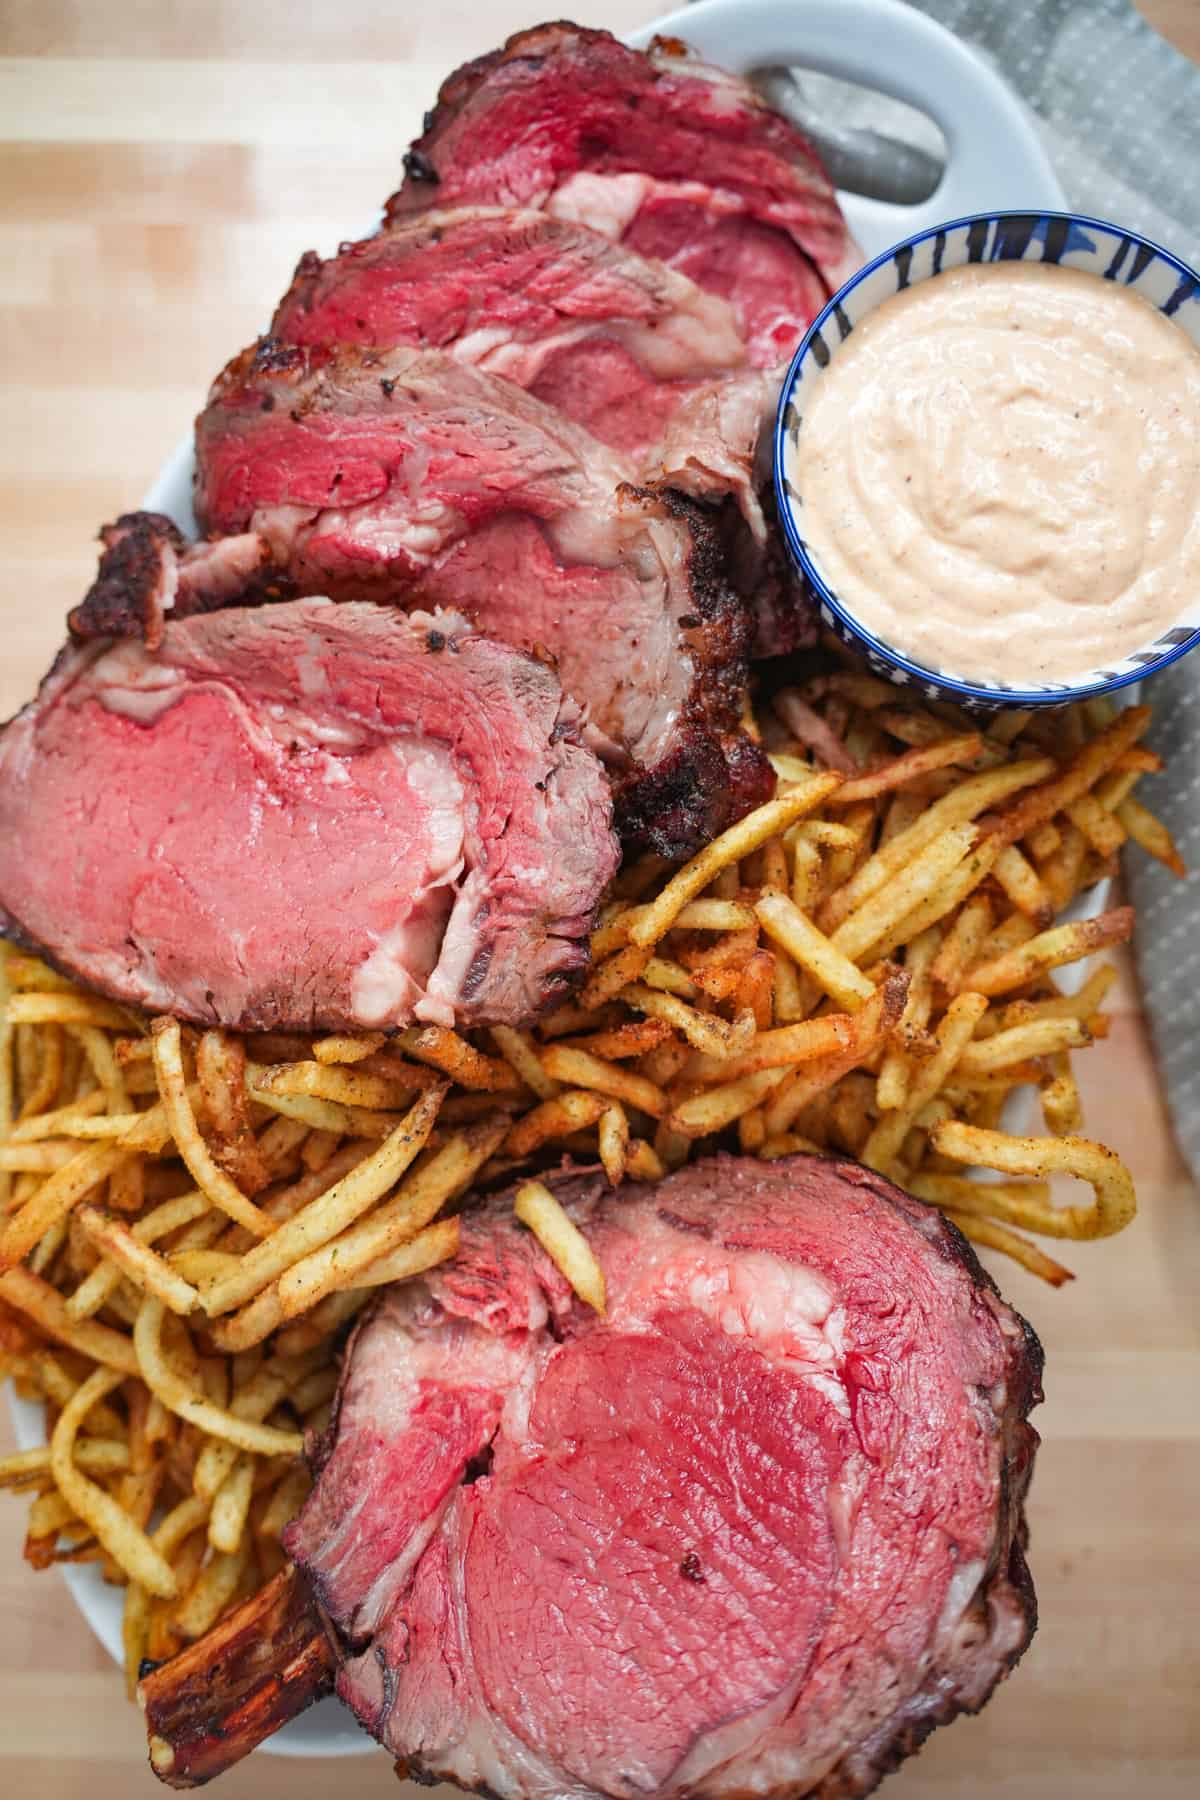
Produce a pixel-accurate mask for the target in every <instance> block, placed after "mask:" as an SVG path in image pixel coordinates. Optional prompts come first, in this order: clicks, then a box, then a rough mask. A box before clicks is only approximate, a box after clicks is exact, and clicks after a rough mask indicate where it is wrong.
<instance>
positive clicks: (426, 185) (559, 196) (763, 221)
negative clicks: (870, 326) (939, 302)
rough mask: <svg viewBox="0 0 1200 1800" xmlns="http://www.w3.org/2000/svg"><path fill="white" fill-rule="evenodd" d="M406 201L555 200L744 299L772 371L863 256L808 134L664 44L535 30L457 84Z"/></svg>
mask: <svg viewBox="0 0 1200 1800" xmlns="http://www.w3.org/2000/svg"><path fill="white" fill-rule="evenodd" d="M406 168H407V175H406V179H405V182H404V185H403V186H402V187H401V189H400V190H399V192H398V193H397V194H395V195H394V196H393V197H392V199H391V201H390V202H389V205H388V217H389V220H391V221H396V220H399V219H401V218H403V217H405V216H406V215H407V214H409V213H412V212H419V211H423V210H425V209H426V208H427V207H429V206H431V205H435V206H437V207H439V208H446V207H457V206H464V205H485V206H487V205H491V206H495V205H500V206H522V207H528V206H535V207H536V206H540V207H545V208H547V209H549V210H551V211H553V212H555V213H557V214H558V215H559V216H561V217H566V218H571V219H574V220H576V221H578V222H581V223H583V224H586V225H589V226H591V227H592V228H593V229H594V230H597V231H600V232H602V233H603V234H604V235H606V236H610V237H612V238H614V239H617V240H621V241H624V242H626V243H627V244H628V245H629V246H630V247H631V248H634V249H637V250H640V251H641V253H642V255H644V256H651V257H656V258H660V259H661V260H663V261H665V262H668V263H670V264H673V265H675V266H678V268H679V269H680V270H681V272H683V273H686V274H690V275H691V277H692V279H693V280H695V281H697V282H698V284H699V285H700V286H705V287H708V288H709V290H710V291H711V292H714V293H717V294H719V295H721V296H722V297H723V298H725V299H728V300H729V301H730V303H731V304H732V306H733V308H734V311H735V313H736V315H737V317H738V319H739V322H740V325H741V328H742V335H743V336H744V337H745V338H746V340H747V342H748V343H749V345H750V351H751V356H752V358H753V360H755V361H756V362H757V363H758V364H759V365H760V366H761V367H763V368H772V367H774V366H776V365H777V364H778V363H780V362H781V361H782V360H783V359H784V358H786V357H787V356H788V355H790V353H791V351H792V350H793V349H794V348H795V345H796V343H797V342H798V340H799V338H800V336H801V334H802V332H803V330H804V328H805V326H806V325H808V324H809V323H810V321H811V320H812V318H813V317H814V316H815V314H816V312H817V311H819V310H820V307H821V306H822V305H823V304H824V303H825V301H826V300H827V299H828V298H829V296H830V295H831V294H832V293H833V292H834V291H835V290H836V289H837V288H838V287H840V286H841V283H842V282H843V281H844V280H845V279H846V277H847V275H849V274H850V272H851V271H852V269H853V268H854V266H855V265H856V262H857V252H856V251H855V249H854V246H853V244H852V242H851V240H850V237H849V234H848V232H847V230H846V225H845V221H844V219H843V217H842V214H841V210H840V208H839V206H838V203H837V196H836V194H835V192H834V189H833V184H832V183H831V182H830V180H829V177H828V176H827V175H826V173H825V170H824V169H823V168H822V166H821V164H820V162H819V160H818V159H817V157H816V155H815V153H814V152H813V150H812V149H811V147H810V146H809V144H808V143H807V142H806V140H805V139H804V137H803V136H802V135H801V133H800V132H798V131H797V130H796V129H795V127H794V126H793V125H791V124H789V123H788V121H787V120H786V119H783V118H782V117H780V115H779V114H778V113H775V112H773V111H772V110H771V109H770V108H769V107H768V106H766V105H765V104H764V102H763V101H762V100H760V99H759V97H758V96H757V95H756V94H755V93H754V91H753V89H752V88H751V87H750V86H749V85H748V84H747V83H746V82H744V81H742V80H740V79H739V78H738V77H736V76H733V75H730V74H728V73H726V72H725V71H724V70H720V69H714V68H711V67H709V66H708V65H706V64H704V63H701V62H699V61H697V60H695V59H694V58H692V57H690V56H688V55H687V54H686V52H685V50H684V47H683V46H681V45H679V44H677V43H672V42H664V41H661V40H660V42H659V43H658V44H657V45H656V46H655V48H654V49H653V50H652V51H651V52H650V53H644V52H642V51H637V50H630V49H628V48H627V47H626V46H625V45H623V44H621V43H620V42H619V41H618V40H617V39H616V38H614V37H612V36H610V35H609V33H607V32H604V31H591V30H586V29H584V28H582V27H579V26H574V25H568V24H561V23H560V24H548V25H540V26H535V27H533V28H532V29H531V30H528V31H522V32H518V33H517V34H516V36H515V37H512V38H510V39H509V41H508V43H507V44H505V45H504V46H503V48H502V49H500V50H498V51H494V52H492V53H491V54H490V55H488V56H483V57H479V58H477V59H476V61H474V62H471V63H468V64H466V65H465V66H464V67H463V68H461V69H459V70H457V71H456V73H455V74H453V75H451V76H450V77H449V78H448V80H447V81H446V82H445V83H444V84H443V86H442V90H441V93H440V95H439V98H438V104H437V107H436V108H435V109H434V111H433V113H432V114H431V115H430V118H429V120H428V123H427V128H426V130H425V133H424V135H423V136H422V137H420V138H419V139H418V140H417V142H416V143H415V144H414V145H413V147H412V149H411V150H410V152H409V154H408V157H407V159H406Z"/></svg>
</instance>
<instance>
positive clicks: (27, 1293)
mask: <svg viewBox="0 0 1200 1800" xmlns="http://www.w3.org/2000/svg"><path fill="white" fill-rule="evenodd" d="M0 1300H6V1301H7V1302H8V1304H9V1305H10V1306H15V1307H16V1309H17V1311H18V1312H22V1313H25V1314H26V1315H27V1316H28V1317H29V1318H31V1319H33V1320H35V1322H36V1323H37V1324H38V1325H39V1326H40V1327H41V1329H42V1330H43V1331H44V1332H45V1333H46V1336H47V1337H52V1338H55V1339H56V1340H57V1341H58V1342H59V1343H60V1344H65V1345H66V1346H67V1348H68V1349H70V1350H77V1351H79V1353H80V1355H82V1356H87V1357H90V1358H91V1359H92V1361H94V1362H98V1363H104V1364H105V1365H106V1366H107V1367H109V1368H112V1369H115V1370H118V1371H119V1372H120V1373H121V1374H122V1375H137V1374H138V1373H139V1368H138V1359H137V1355H136V1352H135V1351H134V1348H133V1345H132V1344H131V1343H130V1341H129V1339H128V1338H127V1337H125V1336H124V1334H123V1333H122V1332H119V1331H113V1330H112V1329H111V1327H110V1326H108V1325H97V1324H95V1323H93V1321H92V1320H90V1319H84V1320H81V1321H79V1322H77V1321H76V1320H74V1319H72V1318H71V1317H70V1315H69V1314H68V1312H67V1309H66V1304H65V1302H64V1300H63V1297H62V1295H61V1294H60V1293H59V1292H58V1290H57V1289H56V1288H54V1287H51V1285H50V1283H49V1282H48V1281H43V1280H42V1279H41V1277H40V1276H38V1275H35V1274H34V1273H33V1272H32V1270H30V1269H22V1268H17V1269H9V1270H8V1271H7V1272H6V1273H5V1274H3V1275H0Z"/></svg>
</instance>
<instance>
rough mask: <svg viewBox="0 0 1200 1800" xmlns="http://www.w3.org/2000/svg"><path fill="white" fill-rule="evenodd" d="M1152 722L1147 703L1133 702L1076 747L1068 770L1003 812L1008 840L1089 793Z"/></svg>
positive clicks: (1026, 832) (1003, 830)
mask: <svg viewBox="0 0 1200 1800" xmlns="http://www.w3.org/2000/svg"><path fill="white" fill-rule="evenodd" d="M1149 723H1150V708H1149V707H1148V706H1131V707H1129V708H1128V709H1127V710H1126V711H1125V712H1123V713H1120V714H1118V716H1117V717H1116V719H1114V720H1113V722H1112V723H1111V724H1110V725H1107V726H1106V727H1105V728H1104V730H1103V731H1101V732H1100V733H1099V734H1098V735H1097V736H1096V737H1094V738H1092V739H1090V740H1089V741H1088V742H1087V743H1086V744H1084V745H1083V747H1082V748H1081V749H1080V750H1079V751H1077V753H1076V754H1075V756H1074V757H1073V759H1072V761H1071V763H1070V765H1069V767H1068V768H1067V769H1066V771H1065V773H1062V774H1060V775H1056V776H1055V777H1054V778H1053V779H1052V780H1050V781H1047V782H1043V783H1042V784H1041V785H1040V786H1038V787H1035V788H1032V789H1031V790H1030V791H1029V792H1028V793H1026V794H1023V795H1022V796H1021V798H1020V800H1018V801H1017V802H1016V803H1015V804H1014V805H1013V806H1011V807H1009V808H1008V809H1007V811H1006V812H1004V813H1003V814H1002V815H1001V820H1000V831H1001V833H1002V835H1003V838H1004V841H1005V843H1009V844H1015V843H1017V842H1018V840H1019V839H1021V838H1023V837H1027V836H1028V835H1029V833H1030V832H1031V831H1032V830H1033V829H1034V828H1035V827H1036V826H1038V825H1041V824H1043V823H1044V822H1045V820H1047V819H1052V818H1053V817H1054V815H1055V813H1059V812H1064V811H1065V810H1066V808H1067V807H1069V806H1070V805H1071V804H1072V802H1073V801H1075V800H1078V799H1079V798H1080V797H1081V795H1083V794H1086V793H1087V792H1088V791H1089V789H1091V788H1093V787H1094V786H1095V784H1096V783H1097V781H1099V779H1100V777H1101V776H1102V775H1107V774H1108V772H1109V770H1110V769H1112V768H1113V767H1114V766H1115V765H1116V763H1117V762H1118V761H1119V759H1120V757H1121V756H1122V755H1123V754H1124V752H1125V751H1127V750H1128V749H1130V748H1131V746H1132V745H1133V744H1134V743H1135V742H1136V740H1137V739H1138V738H1139V737H1141V735H1142V733H1143V732H1144V731H1145V729H1146V727H1147V725H1148V724H1149Z"/></svg>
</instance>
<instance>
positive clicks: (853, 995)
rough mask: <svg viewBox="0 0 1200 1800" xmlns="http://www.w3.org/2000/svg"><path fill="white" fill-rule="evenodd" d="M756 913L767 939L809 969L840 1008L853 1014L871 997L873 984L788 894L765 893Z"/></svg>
mask: <svg viewBox="0 0 1200 1800" xmlns="http://www.w3.org/2000/svg"><path fill="white" fill-rule="evenodd" d="M754 910H755V912H756V914H757V916H758V918H759V920H760V921H761V923H762V927H763V930H764V931H765V932H766V933H767V936H768V937H770V938H771V939H773V941H774V942H775V943H777V944H779V945H780V947H781V948H782V949H784V950H786V951H787V953H788V955H789V956H790V957H792V959H793V960H794V961H795V962H797V963H799V964H800V966H801V968H803V969H807V971H808V972H809V974H810V975H811V976H812V977H813V979H814V980H815V981H816V982H817V985H818V986H819V987H820V989H821V991H822V993H825V994H828V995H829V996H830V997H831V998H832V999H834V1000H836V1001H837V1002H838V1004H839V1006H844V1007H846V1008H848V1009H849V1010H850V1011H852V1012H853V1011H854V1010H856V1009H857V1008H858V1007H859V1006H861V1005H862V1004H863V1002H864V1001H866V1000H869V999H870V998H871V995H872V994H873V993H874V992H875V989H874V986H873V984H872V983H871V982H870V981H868V980H867V977H866V976H865V975H864V974H863V973H862V971H861V970H860V969H856V968H855V966H854V964H853V963H852V962H851V961H850V958H849V957H848V956H846V955H845V954H844V953H843V952H842V950H841V949H839V948H838V946H837V945H836V944H834V943H832V942H831V941H830V939H829V938H827V937H826V936H825V934H824V933H823V932H820V931H818V930H817V928H816V926H815V925H814V924H813V923H812V922H811V920H809V919H807V918H805V916H804V914H803V913H802V912H801V911H800V909H799V908H798V907H797V906H796V905H795V903H794V902H793V901H792V900H790V899H788V897H787V896H786V895H785V894H764V895H763V898H762V899H761V900H760V901H759V902H758V904H757V906H756V907H755V909H754Z"/></svg>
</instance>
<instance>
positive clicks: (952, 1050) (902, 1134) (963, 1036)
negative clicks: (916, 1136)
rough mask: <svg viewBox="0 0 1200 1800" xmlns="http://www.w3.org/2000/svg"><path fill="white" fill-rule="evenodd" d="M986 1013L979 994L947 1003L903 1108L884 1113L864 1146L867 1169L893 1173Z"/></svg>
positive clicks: (965, 996)
mask: <svg viewBox="0 0 1200 1800" xmlns="http://www.w3.org/2000/svg"><path fill="white" fill-rule="evenodd" d="M986 1011H987V1001H986V1000H985V999H984V997H983V995H982V994H959V995H958V996H957V998H955V999H954V1000H952V1001H951V1002H950V1005H949V1006H948V1007H947V1009H946V1013H945V1016H944V1017H943V1018H942V1020H941V1022H940V1024H939V1025H938V1028H937V1031H936V1033H935V1034H934V1035H935V1037H936V1040H937V1048H936V1050H935V1052H934V1054H933V1055H932V1056H931V1057H930V1058H929V1060H928V1061H927V1062H926V1063H925V1065H924V1066H923V1067H922V1068H921V1069H920V1070H918V1071H915V1072H914V1073H913V1075H912V1076H911V1078H910V1080H909V1084H908V1094H907V1096H906V1098H905V1101H904V1104H903V1106H898V1107H896V1108H894V1109H893V1110H892V1111H890V1112H887V1113H885V1114H884V1115H883V1117H882V1118H881V1119H880V1120H879V1122H878V1124H877V1125H876V1126H875V1128H874V1130H873V1131H872V1132H871V1135H870V1137H869V1138H868V1139H867V1141H866V1143H865V1144H864V1146H863V1151H862V1160H863V1161H864V1162H865V1163H866V1164H867V1166H868V1168H871V1169H878V1170H879V1171H880V1173H881V1174H883V1175H887V1174H890V1173H891V1172H892V1170H893V1169H894V1167H895V1163H896V1158H897V1156H898V1155H899V1152H900V1149H901V1146H902V1145H903V1143H904V1140H905V1138H906V1136H907V1135H908V1132H909V1130H910V1129H911V1127H912V1126H913V1124H914V1123H915V1121H916V1118H917V1115H918V1114H919V1113H920V1112H921V1111H922V1110H923V1109H924V1108H925V1107H926V1106H928V1104H929V1102H930V1101H931V1100H932V1099H933V1097H934V1095H935V1094H936V1093H937V1091H938V1089H939V1088H940V1087H942V1086H943V1085H944V1084H945V1082H946V1081H948V1080H949V1078H950V1076H951V1074H952V1073H953V1071H954V1069H955V1067H956V1066H957V1064H958V1062H959V1059H960V1058H961V1057H962V1056H963V1054H964V1053H965V1051H966V1049H967V1046H968V1045H969V1044H970V1042H971V1038H972V1036H973V1034H974V1031H975V1027H976V1026H977V1025H978V1023H979V1021H980V1019H981V1018H982V1017H983V1015H984V1013H985V1012H986Z"/></svg>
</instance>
